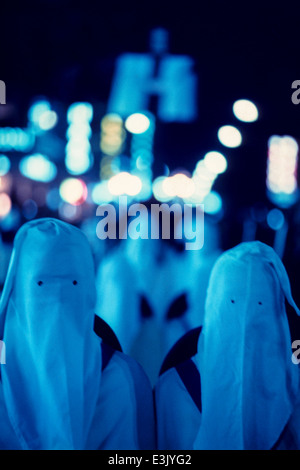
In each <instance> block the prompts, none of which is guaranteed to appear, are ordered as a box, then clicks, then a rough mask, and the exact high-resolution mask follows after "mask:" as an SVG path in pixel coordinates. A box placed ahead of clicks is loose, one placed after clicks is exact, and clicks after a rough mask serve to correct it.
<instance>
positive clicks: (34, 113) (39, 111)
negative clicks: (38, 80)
mask: <svg viewBox="0 0 300 470" xmlns="http://www.w3.org/2000/svg"><path fill="white" fill-rule="evenodd" d="M49 111H51V105H50V103H49V101H46V100H39V101H35V102H34V103H33V104H32V105H31V106H30V108H29V110H28V119H29V121H30V122H32V123H34V124H37V125H38V124H39V121H40V118H41V116H43V114H44V113H47V112H49Z"/></svg>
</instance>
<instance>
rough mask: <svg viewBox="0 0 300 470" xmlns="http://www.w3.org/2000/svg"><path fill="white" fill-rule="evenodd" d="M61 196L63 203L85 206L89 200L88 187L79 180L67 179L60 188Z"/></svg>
mask: <svg viewBox="0 0 300 470" xmlns="http://www.w3.org/2000/svg"><path fill="white" fill-rule="evenodd" d="M59 194H60V197H61V198H62V200H63V201H65V202H68V203H69V204H71V205H73V206H79V205H81V204H83V203H84V202H85V200H86V198H87V186H86V184H85V182H84V181H82V180H81V179H78V178H67V179H65V180H64V181H62V183H61V185H60V187H59Z"/></svg>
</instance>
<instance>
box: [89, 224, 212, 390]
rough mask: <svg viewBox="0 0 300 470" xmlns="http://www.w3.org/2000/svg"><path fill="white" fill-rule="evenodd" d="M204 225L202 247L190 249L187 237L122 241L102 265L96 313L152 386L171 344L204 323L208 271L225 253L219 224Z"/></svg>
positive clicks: (99, 274) (98, 278)
mask: <svg viewBox="0 0 300 470" xmlns="http://www.w3.org/2000/svg"><path fill="white" fill-rule="evenodd" d="M200 229H202V227H199V230H200ZM204 230H205V233H204V237H205V243H204V246H203V248H201V249H199V250H186V249H185V243H184V240H180V241H177V242H176V244H175V243H173V244H171V243H169V242H168V241H166V240H161V239H141V238H139V239H127V240H122V241H121V243H120V245H119V246H118V247H117V248H115V249H114V250H113V251H112V252H111V253H110V255H109V256H107V257H105V258H104V260H103V262H102V263H101V264H100V266H99V269H98V275H97V289H98V296H97V307H96V313H97V314H98V315H99V316H101V317H102V318H103V319H104V320H105V321H106V322H107V323H108V324H109V325H110V326H111V327H112V328H113V330H114V331H115V332H116V333H117V336H118V338H119V339H120V342H121V344H122V347H123V348H124V351H125V353H126V354H129V355H130V356H132V357H133V358H134V359H136V360H137V361H138V362H139V363H140V364H141V365H142V366H143V368H144V370H145V371H146V373H147V375H148V377H149V378H150V380H151V383H152V384H153V385H154V384H155V383H156V381H157V378H158V373H159V370H160V367H161V365H162V362H163V359H164V357H165V355H166V354H167V353H168V351H169V350H170V348H171V347H172V346H173V345H174V344H175V343H176V341H177V340H178V339H179V338H180V337H181V336H182V335H183V334H185V333H186V332H187V331H189V330H190V329H191V328H195V327H196V326H198V324H199V322H200V324H202V320H203V315H204V301H205V295H206V289H207V284H208V278H209V274H210V271H211V269H212V266H213V263H214V262H215V260H216V259H217V257H218V256H219V254H220V253H221V249H220V240H219V228H218V226H217V224H213V223H211V222H209V221H206V222H205V227H204ZM185 241H186V240H185ZM104 286H105V287H106V289H105V293H104V295H102V292H103V290H104Z"/></svg>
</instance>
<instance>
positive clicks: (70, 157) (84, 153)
mask: <svg viewBox="0 0 300 470" xmlns="http://www.w3.org/2000/svg"><path fill="white" fill-rule="evenodd" d="M92 119H93V106H92V105H91V104H90V103H73V104H72V105H70V107H69V109H68V112H67V120H68V123H69V127H68V129H67V132H66V136H67V139H68V142H67V145H66V157H65V165H66V169H67V171H68V172H69V173H70V174H71V175H81V174H83V173H86V172H87V171H88V170H90V169H91V167H92V165H93V163H94V159H93V155H92V152H91V144H90V141H89V139H90V137H91V135H92V129H91V126H90V122H91V121H92Z"/></svg>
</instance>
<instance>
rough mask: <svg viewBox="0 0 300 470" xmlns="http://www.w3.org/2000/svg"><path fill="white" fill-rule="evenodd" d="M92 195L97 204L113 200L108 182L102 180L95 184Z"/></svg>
mask: <svg viewBox="0 0 300 470" xmlns="http://www.w3.org/2000/svg"><path fill="white" fill-rule="evenodd" d="M91 197H92V201H93V202H94V203H95V204H102V203H104V202H111V201H112V199H113V197H112V194H111V193H110V191H109V189H108V182H107V181H101V182H100V183H97V184H95V185H94V187H93V189H92V191H91Z"/></svg>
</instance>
